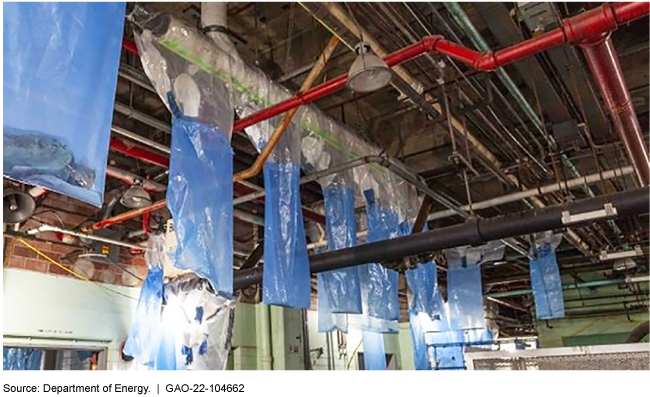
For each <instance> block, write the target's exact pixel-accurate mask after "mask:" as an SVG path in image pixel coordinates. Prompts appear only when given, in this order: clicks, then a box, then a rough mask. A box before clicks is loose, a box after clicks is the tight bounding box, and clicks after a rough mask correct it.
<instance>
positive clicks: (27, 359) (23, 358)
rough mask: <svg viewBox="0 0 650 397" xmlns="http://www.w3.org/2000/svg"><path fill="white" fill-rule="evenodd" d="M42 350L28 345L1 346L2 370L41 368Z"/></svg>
mask: <svg viewBox="0 0 650 397" xmlns="http://www.w3.org/2000/svg"><path fill="white" fill-rule="evenodd" d="M42 358H43V351H42V350H38V349H32V348H30V347H3V348H2V370H3V371H36V370H39V369H41V361H42Z"/></svg>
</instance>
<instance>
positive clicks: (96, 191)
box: [2, 2, 125, 207]
mask: <svg viewBox="0 0 650 397" xmlns="http://www.w3.org/2000/svg"><path fill="white" fill-rule="evenodd" d="M124 9H125V3H88V2H84V3H42V2H38V3H5V4H3V12H4V16H3V29H4V34H3V46H4V61H3V70H4V75H3V76H4V77H3V89H2V92H3V98H4V102H3V114H4V116H3V117H4V119H3V161H2V163H3V173H4V174H5V175H7V176H9V177H10V178H12V179H16V180H19V181H22V182H26V183H28V184H32V185H37V186H41V187H44V188H46V189H49V190H52V191H55V192H59V193H62V194H65V195H67V196H70V197H74V198H76V199H79V200H81V201H84V202H87V203H89V204H92V205H94V206H96V207H100V206H101V205H102V202H103V197H104V181H105V175H106V163H107V159H108V144H109V138H110V129H111V120H112V119H113V104H114V101H115V87H116V84H117V71H118V66H119V60H120V51H121V46H122V33H123V29H124ZM99 49H101V50H99Z"/></svg>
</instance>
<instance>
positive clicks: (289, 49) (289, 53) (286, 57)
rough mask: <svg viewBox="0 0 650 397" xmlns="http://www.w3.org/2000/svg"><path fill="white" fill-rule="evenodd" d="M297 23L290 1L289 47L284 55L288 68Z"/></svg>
mask: <svg viewBox="0 0 650 397" xmlns="http://www.w3.org/2000/svg"><path fill="white" fill-rule="evenodd" d="M295 24H296V18H295V15H294V9H293V3H289V28H288V29H287V47H286V51H285V55H284V65H285V67H286V68H287V69H288V68H290V66H291V65H290V64H289V63H290V61H291V44H292V43H293V39H292V36H293V30H294V26H295Z"/></svg>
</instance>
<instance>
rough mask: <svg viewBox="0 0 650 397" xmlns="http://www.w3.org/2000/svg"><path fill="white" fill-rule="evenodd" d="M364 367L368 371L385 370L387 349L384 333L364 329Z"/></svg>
mask: <svg viewBox="0 0 650 397" xmlns="http://www.w3.org/2000/svg"><path fill="white" fill-rule="evenodd" d="M362 337H363V367H364V369H365V370H366V371H385V370H386V369H387V368H386V349H385V347H384V335H382V334H380V333H378V332H372V331H363V332H362Z"/></svg>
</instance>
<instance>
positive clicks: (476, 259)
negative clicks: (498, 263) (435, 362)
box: [445, 242, 505, 330]
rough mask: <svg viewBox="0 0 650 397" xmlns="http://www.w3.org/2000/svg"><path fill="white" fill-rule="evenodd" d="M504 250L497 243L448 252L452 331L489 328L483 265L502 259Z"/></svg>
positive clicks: (446, 252)
mask: <svg viewBox="0 0 650 397" xmlns="http://www.w3.org/2000/svg"><path fill="white" fill-rule="evenodd" d="M504 249H505V248H504V246H503V245H502V244H500V243H498V242H496V243H490V244H487V245H484V246H481V247H469V246H465V247H458V248H453V249H448V250H445V254H446V256H447V265H448V271H447V289H448V301H449V318H450V324H451V329H452V330H465V329H479V328H480V329H482V328H486V323H485V316H484V314H483V288H482V282H481V264H482V263H485V262H488V261H494V260H498V259H500V258H502V257H503V253H504Z"/></svg>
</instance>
